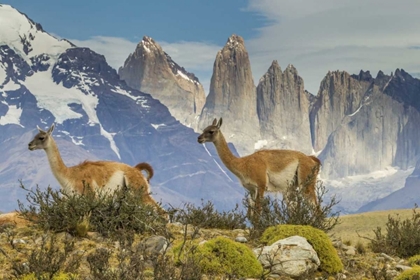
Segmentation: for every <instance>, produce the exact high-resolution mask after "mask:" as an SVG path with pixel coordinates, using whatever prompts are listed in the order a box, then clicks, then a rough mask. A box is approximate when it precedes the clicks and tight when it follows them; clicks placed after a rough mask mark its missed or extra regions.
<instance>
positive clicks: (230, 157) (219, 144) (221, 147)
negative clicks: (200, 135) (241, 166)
mask: <svg viewBox="0 0 420 280" xmlns="http://www.w3.org/2000/svg"><path fill="white" fill-rule="evenodd" d="M213 144H214V146H215V147H216V150H217V153H218V154H219V157H220V159H221V160H222V162H223V164H224V165H225V166H226V167H227V168H228V169H229V170H230V171H232V173H233V174H235V175H238V173H239V172H240V170H238V164H237V163H238V159H239V158H237V157H236V156H235V155H234V154H232V151H231V150H230V149H229V146H228V144H227V142H226V139H225V137H224V136H223V134H222V132H221V131H219V135H218V137H217V138H216V139H215V141H213Z"/></svg>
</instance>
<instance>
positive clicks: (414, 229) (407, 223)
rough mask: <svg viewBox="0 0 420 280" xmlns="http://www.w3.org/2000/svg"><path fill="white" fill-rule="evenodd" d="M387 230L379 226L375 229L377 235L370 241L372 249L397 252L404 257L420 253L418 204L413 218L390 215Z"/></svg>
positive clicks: (390, 252) (389, 252)
mask: <svg viewBox="0 0 420 280" xmlns="http://www.w3.org/2000/svg"><path fill="white" fill-rule="evenodd" d="M385 230H386V232H385V233H382V229H381V228H380V227H378V228H377V229H375V230H374V231H373V232H374V233H375V237H374V239H372V240H371V243H370V246H371V248H372V251H374V252H383V253H388V254H396V255H398V256H400V257H403V258H405V257H411V256H414V255H416V254H420V234H419V232H420V213H418V212H417V204H416V205H415V206H414V208H413V215H412V216H411V219H405V220H401V217H400V216H399V215H396V216H395V217H394V216H391V215H389V216H388V221H387V223H386V228H385Z"/></svg>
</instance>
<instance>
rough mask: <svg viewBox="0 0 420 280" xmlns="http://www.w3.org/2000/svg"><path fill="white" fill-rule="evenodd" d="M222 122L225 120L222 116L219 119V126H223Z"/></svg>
mask: <svg viewBox="0 0 420 280" xmlns="http://www.w3.org/2000/svg"><path fill="white" fill-rule="evenodd" d="M222 122H223V119H222V118H220V119H219V123H218V124H217V128H220V127H221V126H222Z"/></svg>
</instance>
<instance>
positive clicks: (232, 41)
mask: <svg viewBox="0 0 420 280" xmlns="http://www.w3.org/2000/svg"><path fill="white" fill-rule="evenodd" d="M225 47H226V48H229V49H235V48H245V42H244V39H243V38H242V37H241V36H239V35H236V34H232V35H231V36H230V37H229V39H228V40H227V42H226V45H225Z"/></svg>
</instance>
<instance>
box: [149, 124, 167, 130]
mask: <svg viewBox="0 0 420 280" xmlns="http://www.w3.org/2000/svg"><path fill="white" fill-rule="evenodd" d="M152 126H153V128H154V129H156V130H157V129H158V128H159V127H161V126H166V124H164V123H161V124H153V123H152Z"/></svg>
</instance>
